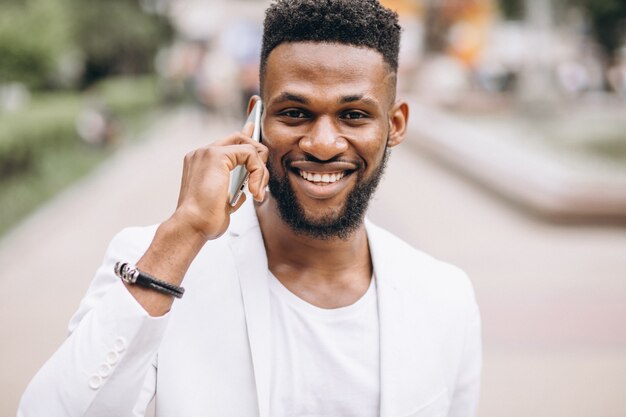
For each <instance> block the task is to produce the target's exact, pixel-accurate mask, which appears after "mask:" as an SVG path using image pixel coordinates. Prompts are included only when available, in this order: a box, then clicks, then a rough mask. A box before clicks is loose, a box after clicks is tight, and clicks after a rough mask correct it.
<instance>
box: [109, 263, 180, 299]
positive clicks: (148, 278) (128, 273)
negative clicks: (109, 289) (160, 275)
mask: <svg viewBox="0 0 626 417" xmlns="http://www.w3.org/2000/svg"><path fill="white" fill-rule="evenodd" d="M114 271H115V275H117V276H118V277H119V278H120V279H121V280H122V281H124V282H125V283H127V284H131V285H132V284H137V285H140V286H142V287H145V288H149V289H151V290H155V291H158V292H160V293H162V294H167V295H172V296H174V297H176V298H182V297H183V294H184V293H185V289H184V288H183V287H178V286H176V285H174V284H170V283H169V282H165V281H161V280H160V279H157V278H155V277H153V276H152V275H150V274H147V273H145V272H143V271H140V270H139V269H138V268H137V267H136V266H134V265H130V264H129V263H127V262H117V263H116V264H115V268H114Z"/></svg>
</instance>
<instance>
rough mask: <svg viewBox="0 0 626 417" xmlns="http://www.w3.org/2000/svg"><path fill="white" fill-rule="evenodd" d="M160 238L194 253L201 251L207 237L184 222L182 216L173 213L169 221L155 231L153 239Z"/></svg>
mask: <svg viewBox="0 0 626 417" xmlns="http://www.w3.org/2000/svg"><path fill="white" fill-rule="evenodd" d="M156 237H158V238H162V239H164V240H166V241H169V242H175V243H176V244H177V245H182V246H183V247H186V248H188V249H191V250H192V251H195V252H196V253H197V252H199V251H200V249H202V247H203V246H204V244H205V243H206V242H207V241H208V240H209V237H208V236H207V235H206V234H204V233H203V232H202V231H201V230H200V229H199V228H197V227H194V226H193V224H192V223H191V222H188V221H185V220H184V218H183V216H182V215H180V214H179V213H178V212H175V213H174V214H173V215H172V216H171V217H170V218H169V219H167V220H166V221H164V222H163V223H161V224H160V225H159V227H158V229H157V232H156V236H155V238H156Z"/></svg>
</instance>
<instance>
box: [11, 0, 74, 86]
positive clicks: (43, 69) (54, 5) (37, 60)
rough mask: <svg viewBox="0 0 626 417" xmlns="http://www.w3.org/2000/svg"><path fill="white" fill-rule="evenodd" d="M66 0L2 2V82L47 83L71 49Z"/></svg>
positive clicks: (70, 30) (36, 84)
mask: <svg viewBox="0 0 626 417" xmlns="http://www.w3.org/2000/svg"><path fill="white" fill-rule="evenodd" d="M70 23H71V18H70V14H69V8H68V4H67V1H66V0H37V1H33V0H31V1H15V0H14V1H5V2H2V3H1V4H0V83H2V82H11V81H18V82H22V83H25V84H27V85H29V86H31V87H39V86H42V85H44V84H45V83H46V82H47V81H48V79H49V76H50V75H51V73H52V72H53V71H54V69H55V66H56V63H57V62H58V60H59V58H60V56H61V54H63V53H64V51H67V50H68V49H70V48H71V44H72V28H71V24H70Z"/></svg>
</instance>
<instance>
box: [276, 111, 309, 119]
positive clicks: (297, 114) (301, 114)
mask: <svg viewBox="0 0 626 417" xmlns="http://www.w3.org/2000/svg"><path fill="white" fill-rule="evenodd" d="M281 115H282V116H287V117H290V118H293V119H303V118H305V117H307V115H306V113H304V112H303V111H300V110H287V111H284V112H282V113H281Z"/></svg>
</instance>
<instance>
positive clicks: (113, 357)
mask: <svg viewBox="0 0 626 417" xmlns="http://www.w3.org/2000/svg"><path fill="white" fill-rule="evenodd" d="M119 359H120V354H119V353H117V352H116V351H114V350H112V351H110V352H109V353H107V355H106V356H105V358H104V360H105V361H106V363H108V364H109V365H115V364H116V363H117V361H118V360H119Z"/></svg>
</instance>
